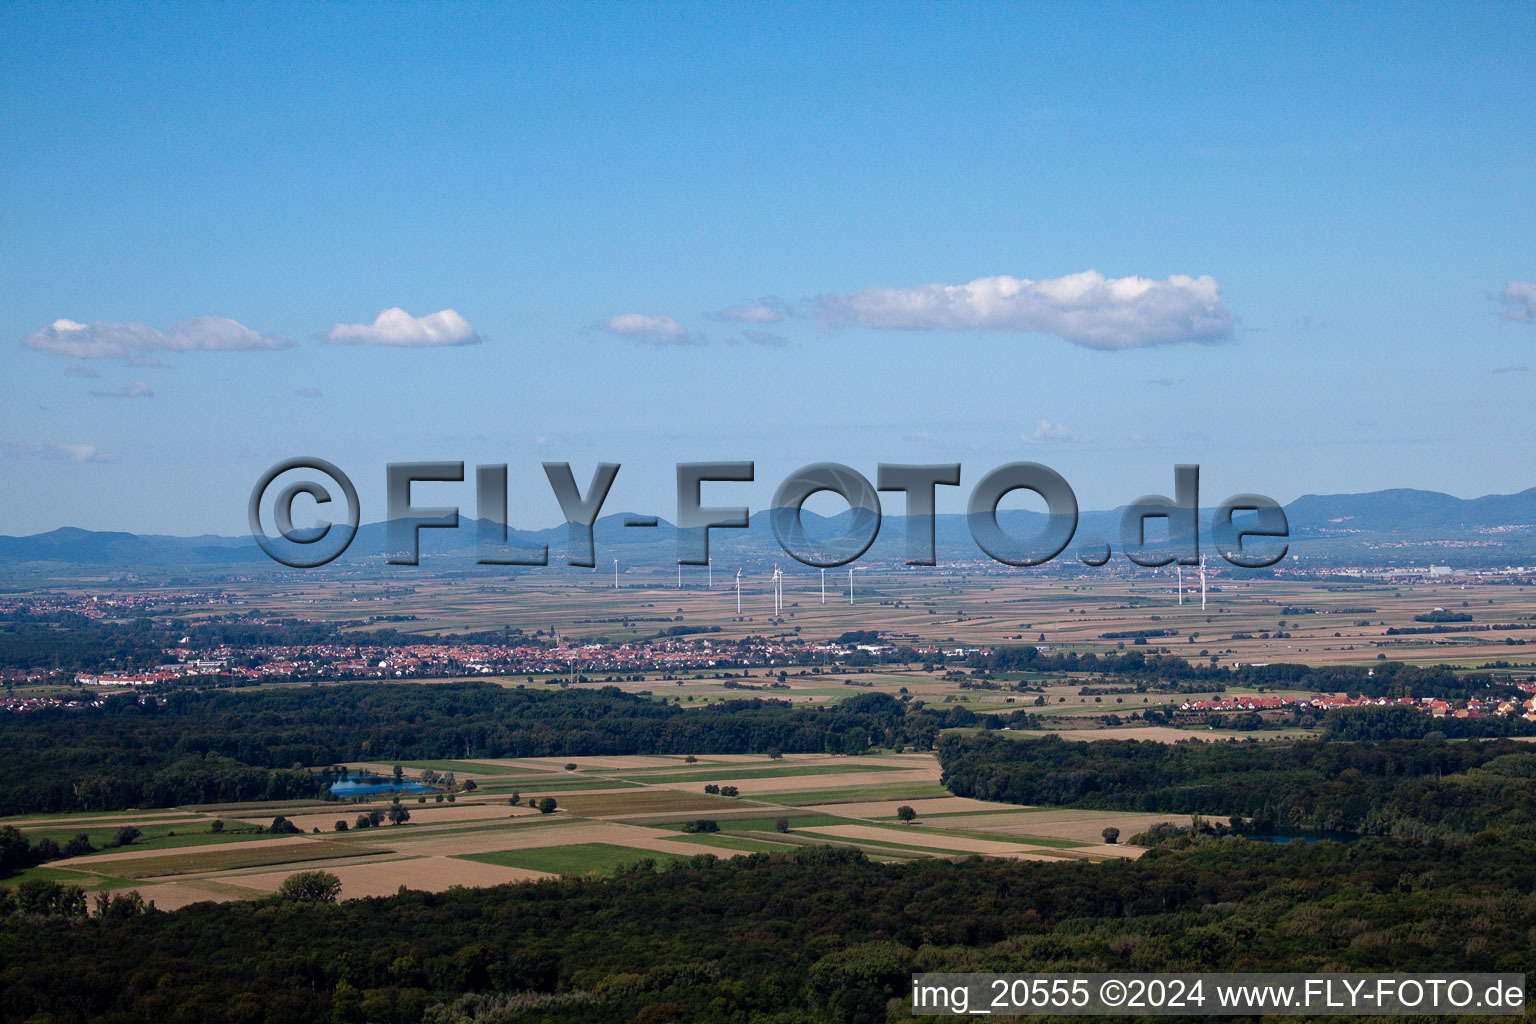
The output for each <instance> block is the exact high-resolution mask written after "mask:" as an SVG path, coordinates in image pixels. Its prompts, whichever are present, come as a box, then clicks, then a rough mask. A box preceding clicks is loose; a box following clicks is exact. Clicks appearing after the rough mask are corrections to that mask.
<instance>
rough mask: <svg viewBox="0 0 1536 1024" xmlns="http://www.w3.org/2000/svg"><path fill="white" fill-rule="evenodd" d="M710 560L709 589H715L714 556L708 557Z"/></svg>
mask: <svg viewBox="0 0 1536 1024" xmlns="http://www.w3.org/2000/svg"><path fill="white" fill-rule="evenodd" d="M708 562H709V589H710V590H714V589H715V560H714V559H713V558H711V559H708Z"/></svg>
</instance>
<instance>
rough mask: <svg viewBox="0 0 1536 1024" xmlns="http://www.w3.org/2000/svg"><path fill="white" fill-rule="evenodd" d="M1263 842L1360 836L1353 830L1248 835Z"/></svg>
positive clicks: (1344, 840)
mask: <svg viewBox="0 0 1536 1024" xmlns="http://www.w3.org/2000/svg"><path fill="white" fill-rule="evenodd" d="M1247 838H1249V839H1254V840H1257V841H1258V842H1261V843H1320V842H1322V841H1323V840H1328V841H1329V842H1334V843H1352V842H1354V841H1355V840H1356V839H1359V838H1360V837H1359V836H1358V835H1356V834H1355V833H1353V832H1294V833H1288V834H1285V835H1268V836H1248V837H1247Z"/></svg>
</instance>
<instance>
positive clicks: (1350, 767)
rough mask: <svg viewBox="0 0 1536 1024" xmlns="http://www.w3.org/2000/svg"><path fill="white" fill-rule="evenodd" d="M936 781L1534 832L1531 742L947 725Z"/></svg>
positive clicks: (1268, 824) (1153, 806)
mask: <svg viewBox="0 0 1536 1024" xmlns="http://www.w3.org/2000/svg"><path fill="white" fill-rule="evenodd" d="M939 760H940V763H941V764H942V766H943V770H944V774H943V781H944V785H945V786H946V787H948V788H949V790H950V791H951V792H953V793H955V794H956V795H958V796H969V797H976V798H977V799H981V800H996V801H1004V802H1008V803H1018V804H1050V805H1055V806H1063V807H1090V808H1102V809H1106V810H1123V811H1161V812H1169V813H1176V814H1201V815H1208V816H1218V817H1230V816H1239V817H1243V818H1252V819H1255V820H1256V822H1257V825H1256V826H1255V828H1256V829H1258V830H1260V831H1266V830H1281V831H1291V830H1305V831H1320V832H1341V831H1342V832H1364V833H1372V834H1383V835H1397V836H1426V835H1457V834H1470V833H1477V832H1480V831H1483V830H1486V829H1489V828H1493V827H1494V826H1495V825H1497V826H1499V827H1503V828H1509V829H1515V830H1521V831H1522V832H1530V833H1532V834H1533V835H1536V785H1533V782H1532V780H1533V778H1536V749H1532V746H1531V745H1530V744H1527V743H1518V742H1514V741H1512V740H1491V741H1473V740H1469V741H1467V742H1460V743H1447V742H1433V741H1423V740H1388V741H1385V742H1380V743H1372V742H1351V741H1343V740H1297V741H1293V742H1274V743H1219V742H1218V743H1204V742H1200V741H1196V740H1190V741H1185V742H1182V743H1172V744H1169V743H1154V742H1142V741H1137V740H1100V741H1096V742H1089V743H1081V742H1075V741H1069V740H1064V739H1062V738H1061V737H1059V736H1047V737H1042V738H1039V739H1014V738H1011V737H1007V736H1001V735H996V734H993V735H987V734H981V735H958V734H952V735H946V736H944V737H942V738H941V739H940V741H939Z"/></svg>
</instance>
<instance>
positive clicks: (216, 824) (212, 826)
mask: <svg viewBox="0 0 1536 1024" xmlns="http://www.w3.org/2000/svg"><path fill="white" fill-rule="evenodd" d="M208 831H209V832H213V833H219V832H223V831H224V822H223V821H221V820H220V819H218V818H214V819H213V821H211V822H209V823H208Z"/></svg>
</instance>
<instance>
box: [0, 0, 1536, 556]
mask: <svg viewBox="0 0 1536 1024" xmlns="http://www.w3.org/2000/svg"><path fill="white" fill-rule="evenodd" d="M0 34H3V36H4V38H5V39H6V40H7V46H6V47H5V49H4V52H3V54H0V109H3V110H4V111H5V112H6V114H5V116H4V117H3V118H0V150H3V153H4V157H5V165H6V168H7V171H6V174H5V175H4V176H3V178H0V190H3V192H0V195H3V207H0V208H3V211H4V216H3V217H0V379H3V380H4V382H5V385H4V388H5V401H4V402H3V404H0V472H3V473H4V474H5V478H6V480H7V481H8V486H6V487H5V488H4V490H3V493H0V532H4V533H31V532H38V531H42V530H47V529H51V528H53V527H56V526H62V525H75V526H84V527H88V528H94V529H129V530H135V531H139V532H163V533H178V534H190V533H198V532H216V533H223V534H238V533H241V532H243V531H244V527H245V524H244V519H245V502H246V497H247V495H248V493H249V490H250V488H251V485H252V484H253V483H254V482H255V480H256V478H257V477H258V476H259V475H260V474H261V472H262V471H263V470H264V469H265V468H266V467H267V466H269V465H271V464H272V463H274V462H276V461H277V460H279V459H281V458H285V457H287V456H290V455H299V454H313V455H318V456H321V457H324V458H327V459H330V460H331V461H333V462H335V463H337V464H338V465H340V466H341V467H342V468H343V469H345V470H347V471H348V472H349V473H350V474H351V476H352V477H353V479H354V480H355V481H356V482H357V485H358V489H359V491H360V492H361V495H362V503H363V507H364V519H365V520H369V521H372V520H376V519H379V518H382V516H383V505H382V500H383V477H384V469H383V467H384V464H385V463H386V462H388V461H403V460H410V459H451V460H463V461H465V462H466V463H469V464H471V465H473V464H474V463H477V462H498V463H499V462H505V463H508V464H509V465H510V467H511V468H510V480H511V484H512V489H513V494H512V499H511V518H512V521H513V524H514V525H519V526H544V525H548V524H550V523H553V522H557V521H558V520H559V510H558V506H557V505H556V504H555V502H554V499H553V497H552V495H551V494H550V493H549V490H548V487H547V486H546V485H545V483H544V481H543V474H542V472H541V471H540V469H539V463H540V462H541V461H543V460H560V461H570V462H571V463H572V464H573V466H574V469H575V472H576V476H577V479H578V480H580V481H581V482H582V483H583V484H585V481H586V480H587V479H588V477H589V476H590V473H591V468H592V465H593V464H594V463H595V462H597V461H614V462H620V463H623V465H624V469H623V470H622V471H621V472H620V474H619V478H618V481H617V482H616V484H615V486H614V490H613V493H612V496H611V497H610V499H609V504H608V506H606V508H605V511H616V510H619V509H621V508H622V509H634V510H638V511H646V512H654V513H659V514H661V515H664V516H667V517H668V518H670V517H671V516H672V515H673V513H674V512H675V497H674V492H673V486H674V485H673V472H672V467H673V464H674V463H676V462H679V461H693V460H702V459H713V458H729V459H755V460H756V461H757V463H758V480H757V482H756V483H755V484H753V485H741V486H739V487H737V486H732V487H729V488H724V487H723V488H722V489H721V490H720V492H719V493H718V496H717V497H718V500H719V501H720V502H721V503H726V504H735V503H737V502H744V503H747V504H750V505H751V506H753V507H754V508H760V507H762V506H764V505H766V504H767V502H768V499H769V497H770V496H771V495H772V493H773V489H774V487H775V486H776V485H777V483H778V481H779V480H780V479H781V478H782V477H783V476H784V475H785V474H786V473H787V472H788V471H789V470H791V469H793V468H795V467H797V466H800V465H803V464H805V463H810V462H818V461H839V462H846V463H848V464H850V465H852V466H853V467H855V468H857V469H860V470H861V471H863V472H864V473H865V474H866V475H868V476H870V477H871V478H873V476H874V473H875V466H876V464H877V463H879V462H882V461H885V462H951V461H958V462H961V463H962V464H963V466H964V467H965V468H964V471H963V476H962V487H961V488H959V489H958V493H955V494H953V495H944V497H943V503H941V511H958V510H960V509H961V508H963V501H964V495H965V494H966V493H968V491H969V486H968V485H969V484H972V483H974V482H975V481H976V480H978V479H979V478H980V477H981V475H982V474H984V473H985V472H986V471H987V470H989V469H991V468H992V467H994V466H996V465H998V464H1000V463H1002V462H1006V461H1012V460H1016V459H1030V460H1034V461H1040V462H1044V463H1046V464H1047V465H1050V466H1052V467H1054V468H1056V469H1057V470H1058V471H1060V472H1061V473H1062V474H1063V475H1064V476H1065V477H1066V478H1067V479H1068V480H1069V481H1070V482H1071V484H1072V486H1073V487H1074V488H1075V489H1076V491H1077V495H1078V498H1079V501H1080V502H1081V503H1082V505H1083V506H1084V507H1088V508H1099V507H1112V506H1114V505H1118V504H1123V503H1125V502H1127V501H1129V500H1131V499H1133V498H1135V497H1136V496H1138V495H1141V494H1144V493H1147V492H1149V491H1161V492H1166V491H1168V490H1169V489H1170V488H1171V487H1172V466H1173V464H1174V463H1175V462H1197V463H1200V464H1201V466H1202V472H1203V477H1204V480H1203V488H1204V497H1206V498H1207V499H1209V500H1213V501H1215V500H1220V499H1221V498H1222V497H1225V496H1226V495H1227V494H1229V493H1232V492H1236V491H1259V492H1262V493H1266V494H1269V495H1272V496H1273V497H1275V498H1277V499H1279V500H1281V501H1288V500H1291V499H1293V498H1295V497H1296V496H1298V495H1300V494H1302V493H1306V492H1338V491H1357V490H1371V489H1377V488H1383V487H1393V486H1411V487H1423V488H1430V489H1436V490H1443V491H1448V492H1451V493H1455V494H1459V495H1462V496H1475V495H1479V494H1483V493H1489V492H1508V491H1515V490H1520V489H1523V488H1525V487H1528V486H1531V485H1532V484H1533V483H1536V479H1533V476H1536V474H1533V472H1532V470H1533V468H1536V442H1533V440H1532V431H1531V429H1530V416H1529V409H1530V407H1531V402H1530V399H1531V396H1532V394H1533V393H1536V323H1533V322H1531V321H1532V318H1533V317H1532V313H1533V305H1536V289H1533V288H1531V287H1530V285H1529V282H1532V281H1536V244H1533V243H1536V190H1533V185H1536V117H1532V116H1531V112H1532V111H1533V110H1536V61H1533V60H1532V59H1531V55H1532V53H1533V52H1536V7H1533V6H1531V5H1529V4H1513V3H1510V4H1461V5H1454V6H1452V5H1440V6H1431V5H1412V4H1390V5H1350V6H1347V7H1343V6H1326V5H1320V4H1319V5H1300V4H1296V5H1254V6H1240V5H1188V6H1186V5H1168V4H1147V5H1127V6H1120V5H1087V6H1082V7H1073V6H1066V5H1047V6H1026V5H1006V6H987V5H900V4H879V5H873V4H871V5H853V4H840V5H822V6H811V5H800V6H770V5H760V6H751V7H749V6H745V5H741V6H737V5H721V4H710V5H654V6H653V5H639V4H611V5H547V6H543V7H536V6H534V5H499V6H488V5H487V6H467V5H447V4H443V5H412V6H407V5H369V6H364V5H330V6H282V5H265V6H261V7H255V6H250V7H245V8H240V7H235V6H233V5H219V6H213V5H209V6H203V7H198V6H180V5H176V6H173V5H134V6H126V5H118V6H105V5H103V6H84V5H63V4H60V5H46V6H45V5H15V4H13V5H8V6H5V7H3V8H0ZM1089 271H1094V272H1097V273H1098V274H1099V275H1102V277H1103V278H1106V279H1110V280H1111V281H1115V280H1119V279H1136V278H1139V279H1142V280H1143V282H1144V283H1142V284H1136V283H1134V282H1122V284H1120V285H1114V284H1104V285H1097V284H1095V282H1094V280H1093V279H1088V278H1085V277H1082V276H1079V275H1084V274H1086V273H1087V272H1089ZM992 278H1008V279H1015V280H1012V281H1007V280H1005V281H1003V282H1001V283H1000V284H999V283H996V282H994V283H993V284H991V285H985V286H978V287H972V288H969V289H966V288H964V287H963V286H967V285H968V284H970V283H972V282H982V281H984V280H985V279H992ZM1063 279H1064V280H1063ZM1206 279H1209V280H1206ZM1145 282H1150V284H1147V283H1145ZM1512 282H1513V284H1511V283H1512ZM930 285H942V286H950V289H951V290H949V291H945V290H943V289H942V288H941V289H931V288H928V287H927V286H930ZM754 307H762V308H754ZM390 309H403V310H405V311H406V312H407V313H408V314H409V317H410V318H417V317H425V316H428V315H430V314H436V313H438V312H440V311H443V310H452V311H454V316H453V317H449V318H447V319H445V320H439V321H433V322H429V323H427V324H424V325H423V324H418V323H416V322H415V321H414V320H412V319H406V320H404V321H402V322H401V323H399V324H389V323H387V322H386V323H385V324H384V325H383V326H381V327H379V328H378V329H374V326H373V325H374V323H375V319H376V318H377V317H378V316H379V315H380V313H381V312H383V311H385V310H390ZM732 309H735V311H736V312H735V313H734V314H725V311H728V310H732ZM732 316H734V317H735V319H733V318H732ZM743 316H745V317H747V319H741V318H742V317H743ZM210 317H216V318H221V319H220V320H218V321H210V320H203V319H200V318H210ZM61 320H62V321H66V322H67V323H66V324H64V325H63V326H62V327H53V328H50V325H55V324H56V323H57V322H58V321H61ZM188 321H191V322H192V323H191V324H190V325H187V322H188ZM226 321H233V322H234V323H233V324H229V323H227V322H226ZM112 325H118V326H112ZM121 325H143V326H142V327H124V326H121ZM176 325H187V326H182V327H177V326H176ZM337 325H356V326H353V327H350V328H348V327H343V328H342V329H340V330H334V329H335V328H336V327H337ZM333 334H334V336H335V337H336V338H338V339H342V340H343V341H344V342H345V343H339V344H337V343H332V342H331V336H332V335H333ZM769 336H771V337H769ZM429 340H436V341H439V342H443V343H439V344H423V343H422V342H424V341H429ZM384 341H389V342H394V343H392V344H381V343H379V342H384ZM401 342H410V343H409V344H404V343H401ZM457 342H468V343H462V344H461V343H457ZM87 343H88V344H87ZM82 353H85V354H88V355H90V356H92V357H91V358H77V356H79V355H80V354H82ZM155 362H157V363H159V364H161V365H146V364H150V363H155ZM419 491H420V496H421V498H422V499H424V500H428V501H443V502H446V503H458V504H461V505H462V506H463V507H464V509H465V511H466V512H468V511H469V510H470V509H471V508H472V505H473V488H472V486H471V485H469V484H465V485H463V486H462V487H455V486H451V485H435V486H432V487H427V488H420V489H419ZM820 500H821V499H816V500H814V501H813V502H812V504H811V506H810V507H812V508H817V509H818V510H821V509H822V508H823V506H818V504H817V501H820ZM826 501H827V504H826V505H825V506H824V509H825V510H826V511H832V510H835V508H836V507H837V506H836V505H835V504H834V503H832V499H830V498H827V499H826ZM899 504H900V500H899V498H897V497H894V496H893V497H892V499H891V506H890V510H892V511H899ZM1019 504H1020V505H1024V504H1027V503H1026V502H1022V501H1021V502H1019ZM300 518H302V516H300Z"/></svg>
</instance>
